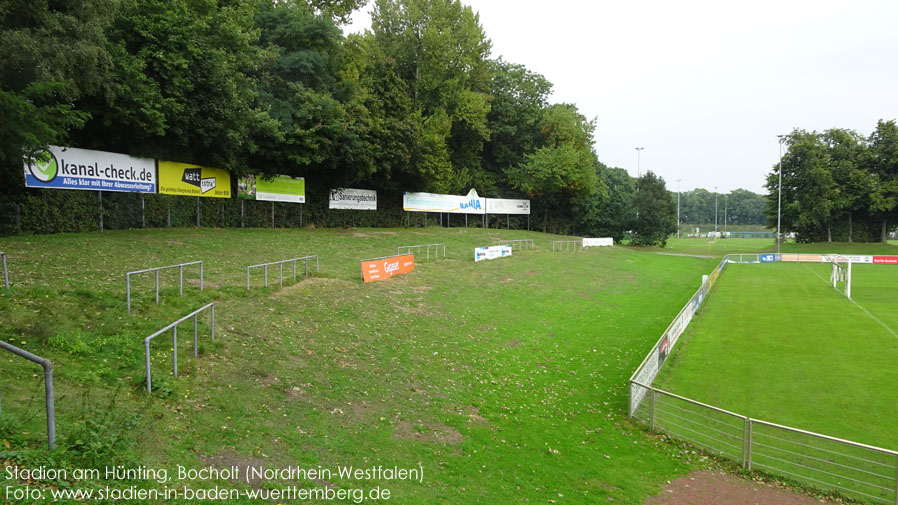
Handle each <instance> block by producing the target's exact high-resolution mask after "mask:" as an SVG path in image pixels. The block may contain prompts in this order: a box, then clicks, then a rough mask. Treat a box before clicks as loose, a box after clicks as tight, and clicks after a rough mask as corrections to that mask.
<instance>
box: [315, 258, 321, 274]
mask: <svg viewBox="0 0 898 505" xmlns="http://www.w3.org/2000/svg"><path fill="white" fill-rule="evenodd" d="M315 272H320V270H318V255H317V254H316V255H315Z"/></svg>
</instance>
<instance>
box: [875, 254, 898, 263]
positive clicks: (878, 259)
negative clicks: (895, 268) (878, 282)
mask: <svg viewBox="0 0 898 505" xmlns="http://www.w3.org/2000/svg"><path fill="white" fill-rule="evenodd" d="M873 263H892V264H896V265H898V256H873Z"/></svg>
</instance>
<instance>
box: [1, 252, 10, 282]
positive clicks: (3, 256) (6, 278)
mask: <svg viewBox="0 0 898 505" xmlns="http://www.w3.org/2000/svg"><path fill="white" fill-rule="evenodd" d="M0 259H2V260H3V284H4V285H5V286H6V289H9V271H8V270H7V269H6V253H5V252H3V251H0Z"/></svg>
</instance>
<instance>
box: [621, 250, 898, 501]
mask: <svg viewBox="0 0 898 505" xmlns="http://www.w3.org/2000/svg"><path fill="white" fill-rule="evenodd" d="M764 256H765V254H763V253H762V254H760V255H748V254H746V255H729V256H726V257H724V258H723V261H721V262H720V263H719V264H718V265H717V266H716V267H715V268H714V270H713V271H712V272H711V274H710V275H708V276H705V277H704V278H703V279H702V286H701V287H700V288H699V290H698V291H696V293H695V294H694V295H693V297H692V298H691V299H690V300H689V302H687V303H686V305H685V306H684V307H683V309H682V310H681V311H680V313H679V314H677V317H675V318H674V320H673V322H671V324H670V325H669V326H668V327H667V329H666V330H665V331H664V333H663V334H662V335H661V338H660V339H659V340H658V342H656V343H655V345H654V346H653V347H652V350H651V351H650V352H649V354H648V356H646V358H645V359H644V360H643V361H642V363H641V364H640V365H639V367H638V368H637V369H636V371H635V372H634V373H633V375H632V376H631V377H630V381H629V383H630V406H629V415H630V417H631V418H633V419H638V420H640V421H642V422H645V423H646V424H648V427H649V429H650V430H651V431H663V432H665V433H667V434H668V435H670V436H671V437H672V438H676V439H679V440H683V441H686V442H688V443H690V444H692V445H695V446H697V447H700V448H703V449H705V450H707V451H708V452H710V453H713V454H716V455H718V456H722V457H726V458H728V459H730V460H733V461H736V462H738V463H740V464H741V465H742V466H743V467H744V468H745V469H747V470H752V469H760V470H763V471H766V472H769V473H771V474H776V475H780V476H784V477H787V478H789V479H792V480H794V481H796V482H801V483H803V484H807V485H810V486H813V487H815V488H818V489H822V490H826V491H835V492H838V493H840V494H842V495H843V496H847V497H850V498H854V499H858V500H863V501H872V502H875V503H889V504H896V505H898V452H896V451H892V450H888V449H882V448H879V447H874V446H870V445H865V444H861V443H857V442H852V441H849V440H842V439H839V438H835V437H830V436H826V435H821V434H818V433H813V432H809V431H804V430H800V429H797V428H791V427H788V426H783V425H779V424H774V423H770V422H767V421H761V420H758V419H752V418H749V417H747V416H744V415H741V414H737V413H734V412H730V411H727V410H724V409H721V408H718V407H714V406H712V405H707V404H704V403H700V402H698V401H695V400H692V399H689V398H685V397H682V396H678V395H676V394H673V393H671V392H668V391H663V390H661V389H657V388H655V387H653V386H652V382H653V381H654V379H655V377H656V376H657V375H658V372H659V371H660V369H661V367H662V366H663V364H664V362H665V359H666V357H667V356H668V354H669V353H670V351H671V350H672V349H673V347H674V345H675V344H676V342H677V339H678V338H679V336H680V335H681V334H682V333H683V331H684V330H685V329H686V327H687V325H688V324H689V321H690V320H691V319H692V316H693V315H694V314H695V312H696V311H697V310H698V308H699V307H700V306H701V305H702V302H703V301H704V300H705V298H706V297H707V295H708V293H709V292H710V289H711V287H713V285H714V283H715V282H716V280H717V278H718V277H719V275H720V274H721V272H722V271H723V270H724V268H725V266H726V264H727V263H763V262H767V261H766V260H765V258H764ZM770 256H773V255H770ZM807 256H816V257H817V260H816V261H817V262H819V261H820V260H819V257H820V255H807ZM775 259H777V260H778V259H779V258H778V257H777V258H775ZM808 259H809V258H808ZM770 261H772V260H770Z"/></svg>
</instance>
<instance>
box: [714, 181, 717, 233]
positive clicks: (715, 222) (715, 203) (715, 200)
mask: <svg viewBox="0 0 898 505" xmlns="http://www.w3.org/2000/svg"><path fill="white" fill-rule="evenodd" d="M714 232H715V233H716V232H717V186H714Z"/></svg>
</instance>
